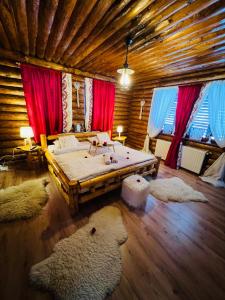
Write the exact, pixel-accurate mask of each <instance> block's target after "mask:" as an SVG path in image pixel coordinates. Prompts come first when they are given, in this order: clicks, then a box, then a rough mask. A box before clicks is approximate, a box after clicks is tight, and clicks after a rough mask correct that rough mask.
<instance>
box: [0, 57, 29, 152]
mask: <svg viewBox="0 0 225 300" xmlns="http://www.w3.org/2000/svg"><path fill="white" fill-rule="evenodd" d="M21 126H29V122H28V116H27V110H26V103H25V99H24V93H23V85H22V80H21V75H20V69H19V66H18V65H17V64H16V63H13V62H10V61H0V156H2V155H4V154H12V149H13V148H14V147H17V146H20V145H23V139H21V137H20V133H19V129H20V127H21Z"/></svg>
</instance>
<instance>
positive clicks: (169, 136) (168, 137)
mask: <svg viewBox="0 0 225 300" xmlns="http://www.w3.org/2000/svg"><path fill="white" fill-rule="evenodd" d="M173 136H174V135H173V134H164V133H160V134H159V135H158V137H157V138H159V139H162V140H167V141H171V140H172V138H173ZM183 142H184V144H186V145H188V144H196V145H204V146H207V147H210V148H214V149H217V150H222V149H221V148H220V147H219V146H218V145H217V144H211V143H206V142H201V141H197V140H193V139H187V138H184V139H183ZM219 152H220V151H219Z"/></svg>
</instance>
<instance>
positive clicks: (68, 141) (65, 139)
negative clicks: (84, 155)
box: [59, 135, 79, 148]
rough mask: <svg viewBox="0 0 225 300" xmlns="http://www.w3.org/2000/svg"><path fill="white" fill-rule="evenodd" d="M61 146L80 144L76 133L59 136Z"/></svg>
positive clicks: (68, 146)
mask: <svg viewBox="0 0 225 300" xmlns="http://www.w3.org/2000/svg"><path fill="white" fill-rule="evenodd" d="M59 144H60V148H70V147H75V146H77V145H78V144H79V141H78V139H77V138H76V137H75V136H74V135H65V136H59Z"/></svg>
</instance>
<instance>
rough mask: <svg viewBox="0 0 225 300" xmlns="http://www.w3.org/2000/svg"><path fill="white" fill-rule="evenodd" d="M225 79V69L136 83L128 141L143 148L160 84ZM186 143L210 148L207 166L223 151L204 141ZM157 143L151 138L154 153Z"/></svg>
mask: <svg viewBox="0 0 225 300" xmlns="http://www.w3.org/2000/svg"><path fill="white" fill-rule="evenodd" d="M217 79H225V69H224V68H221V69H217V70H209V71H207V72H200V73H195V74H188V75H186V76H183V77H182V78H181V77H171V78H164V79H162V80H160V81H159V80H157V81H150V82H147V81H146V82H139V83H136V84H135V86H134V88H133V91H132V96H131V100H130V111H129V130H128V139H127V142H128V144H129V145H130V146H132V147H134V148H137V149H141V148H142V147H143V144H144V140H145V136H146V132H147V124H148V116H149V111H150V107H151V101H152V95H153V89H154V88H155V87H159V86H172V85H182V84H194V83H197V82H198V83H199V82H205V81H210V80H217ZM141 99H144V100H145V105H144V109H143V115H142V120H139V119H138V117H139V112H140V101H141ZM159 138H162V139H166V140H171V137H169V136H165V135H161V136H159ZM185 144H186V145H190V146H193V147H197V148H203V149H207V150H209V151H210V152H211V153H212V154H211V157H210V159H209V160H208V162H207V167H208V166H209V165H211V164H212V163H213V162H214V161H215V160H216V159H217V158H218V157H219V155H220V154H221V153H222V152H223V150H222V149H220V148H219V147H217V146H213V145H205V144H202V143H197V142H193V141H185ZM155 145H156V139H151V140H150V149H151V151H152V152H153V153H154V151H155Z"/></svg>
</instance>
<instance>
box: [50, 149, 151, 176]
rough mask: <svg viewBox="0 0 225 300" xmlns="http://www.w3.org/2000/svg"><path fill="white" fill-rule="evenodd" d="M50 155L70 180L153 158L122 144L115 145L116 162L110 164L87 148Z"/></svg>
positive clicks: (100, 173) (96, 174)
mask: <svg viewBox="0 0 225 300" xmlns="http://www.w3.org/2000/svg"><path fill="white" fill-rule="evenodd" d="M52 155H53V157H54V158H55V160H56V161H57V163H58V164H59V166H60V167H61V168H62V170H63V171H64V173H65V174H66V175H67V176H68V178H69V179H70V180H79V181H84V180H87V179H90V178H93V177H96V176H98V175H102V174H105V173H108V172H110V171H113V170H117V169H120V168H124V167H127V166H131V165H134V164H137V163H141V162H144V161H147V160H151V159H154V158H155V156H154V155H152V154H146V153H144V152H141V151H137V150H134V149H131V148H129V147H125V146H122V145H115V156H116V158H117V160H118V163H113V164H110V165H106V164H105V160H104V156H103V155H104V154H99V155H95V156H92V155H90V154H89V153H88V151H87V150H78V151H73V152H70V153H64V154H58V155H54V154H52ZM127 158H128V159H127Z"/></svg>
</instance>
